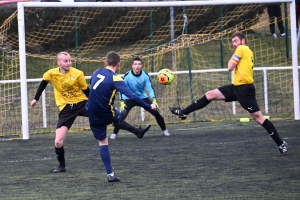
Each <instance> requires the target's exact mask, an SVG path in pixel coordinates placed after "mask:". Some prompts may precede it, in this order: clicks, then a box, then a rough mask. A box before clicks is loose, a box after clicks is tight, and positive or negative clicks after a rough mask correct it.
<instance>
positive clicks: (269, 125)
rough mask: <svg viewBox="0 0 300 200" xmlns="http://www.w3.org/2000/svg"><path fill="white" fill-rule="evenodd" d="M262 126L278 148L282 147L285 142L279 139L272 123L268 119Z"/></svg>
mask: <svg viewBox="0 0 300 200" xmlns="http://www.w3.org/2000/svg"><path fill="white" fill-rule="evenodd" d="M262 126H263V127H264V128H265V129H266V130H267V132H268V133H269V135H270V136H271V138H272V139H273V140H274V141H275V142H276V144H277V146H279V145H282V143H283V141H282V139H281V138H280V137H279V135H278V133H277V130H276V128H275V126H274V125H273V123H272V122H270V121H269V120H268V119H266V120H265V121H264V123H263V124H262Z"/></svg>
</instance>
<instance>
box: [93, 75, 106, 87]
mask: <svg viewBox="0 0 300 200" xmlns="http://www.w3.org/2000/svg"><path fill="white" fill-rule="evenodd" d="M97 78H99V80H98V81H97V82H96V83H95V85H94V87H93V89H94V90H96V88H97V87H98V86H99V85H100V83H101V82H102V81H104V79H105V76H103V75H101V74H97Z"/></svg>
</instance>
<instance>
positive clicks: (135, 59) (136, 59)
mask: <svg viewBox="0 0 300 200" xmlns="http://www.w3.org/2000/svg"><path fill="white" fill-rule="evenodd" d="M134 61H141V63H142V60H141V59H140V58H138V57H136V58H134V59H133V60H132V63H131V64H133V62H134Z"/></svg>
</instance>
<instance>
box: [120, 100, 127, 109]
mask: <svg viewBox="0 0 300 200" xmlns="http://www.w3.org/2000/svg"><path fill="white" fill-rule="evenodd" d="M125 107H126V104H125V101H121V105H120V110H125Z"/></svg>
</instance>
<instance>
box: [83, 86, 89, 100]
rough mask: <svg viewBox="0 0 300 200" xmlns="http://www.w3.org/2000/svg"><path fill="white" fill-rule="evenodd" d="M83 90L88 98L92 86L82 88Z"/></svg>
mask: <svg viewBox="0 0 300 200" xmlns="http://www.w3.org/2000/svg"><path fill="white" fill-rule="evenodd" d="M82 92H83V93H84V94H85V96H86V97H87V98H89V94H90V88H89V87H87V88H86V90H82Z"/></svg>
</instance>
